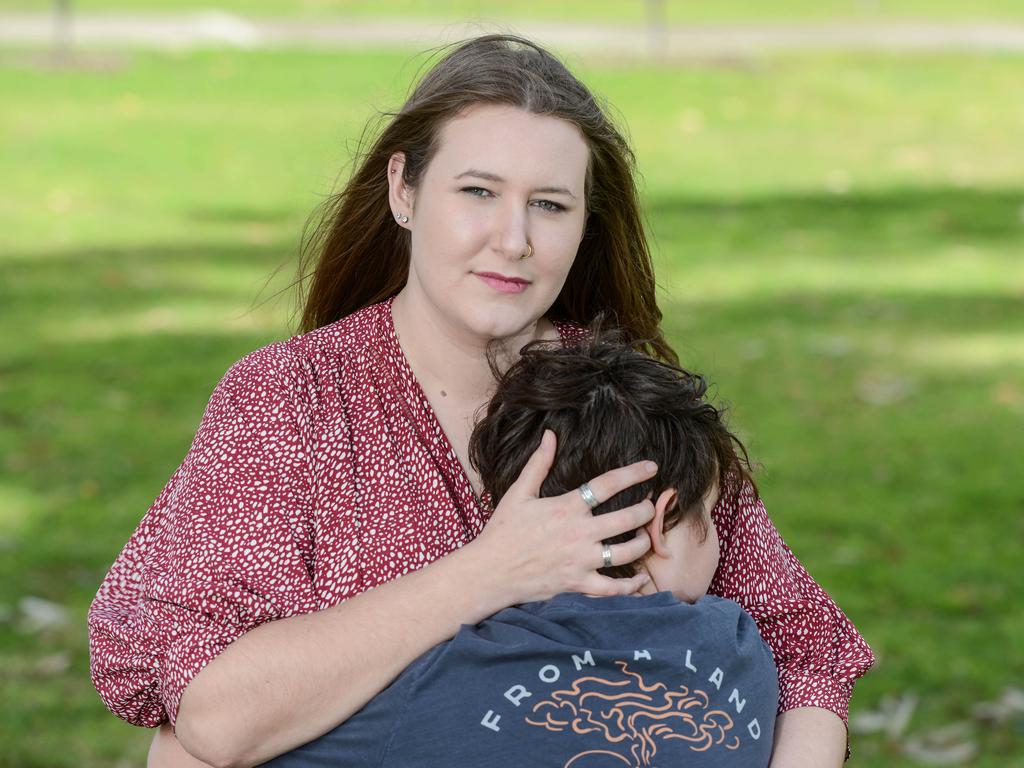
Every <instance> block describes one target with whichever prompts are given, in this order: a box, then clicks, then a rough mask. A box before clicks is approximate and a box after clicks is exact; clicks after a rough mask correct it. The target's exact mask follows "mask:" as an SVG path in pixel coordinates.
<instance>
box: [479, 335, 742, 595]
mask: <svg viewBox="0 0 1024 768" xmlns="http://www.w3.org/2000/svg"><path fill="white" fill-rule="evenodd" d="M620 339H621V336H620V334H619V333H618V332H617V331H615V330H605V329H602V328H601V320H600V319H598V320H597V321H595V322H594V323H593V324H592V325H591V327H590V329H589V336H588V339H587V340H586V341H585V342H583V343H582V344H581V345H580V346H573V347H563V346H562V345H561V344H560V343H558V342H555V343H552V342H533V343H531V344H528V345H527V346H526V347H524V348H523V350H522V354H521V357H520V358H519V360H518V361H517V362H516V363H515V364H513V365H512V366H511V367H510V368H509V369H508V371H506V372H505V373H504V374H498V372H497V370H496V366H494V364H493V362H492V366H493V367H495V373H496V375H497V379H498V383H497V389H496V391H495V394H494V397H493V398H492V399H491V401H490V403H489V404H488V406H487V411H486V414H485V415H484V416H483V417H482V418H481V419H480V420H479V422H478V423H477V425H476V428H475V429H474V431H473V434H472V436H471V437H470V445H469V451H470V460H471V461H472V462H473V465H474V466H475V467H476V468H477V470H478V471H479V472H480V477H481V480H482V482H483V485H484V488H486V489H487V490H488V491H489V492H490V493H491V496H492V499H493V502H494V504H495V505H497V504H498V502H499V501H500V500H501V497H502V496H503V495H504V494H505V492H506V491H507V490H508V488H509V487H510V486H511V485H512V483H513V482H515V480H516V478H517V477H518V476H519V474H520V472H521V471H522V469H523V467H524V466H525V464H526V462H527V460H528V459H529V457H530V455H531V454H532V453H533V452H534V451H535V450H536V448H537V446H538V445H539V444H540V440H541V437H542V436H543V433H544V430H545V429H551V430H553V431H554V433H555V434H556V435H557V437H558V441H557V442H558V446H557V450H556V455H555V459H554V463H553V465H552V468H551V471H550V472H549V474H548V476H547V479H546V480H545V481H544V483H543V485H542V486H541V496H556V495H559V494H562V493H565V492H567V491H570V490H573V489H576V488H578V487H579V486H580V485H581V484H582V483H584V482H587V481H589V480H591V479H593V478H595V477H597V476H598V475H600V474H602V473H603V472H606V471H608V470H610V469H614V468H616V467H620V466H624V465H627V464H631V463H633V462H635V461H640V460H643V459H650V460H652V461H654V462H656V463H657V465H658V474H657V475H656V476H655V477H653V478H652V479H650V480H648V481H645V482H643V483H640V484H637V485H635V486H632V487H630V488H627V489H626V490H624V491H622V492H621V493H619V494H617V495H616V496H613V497H612V498H611V499H608V500H607V501H605V502H604V503H603V504H601V505H600V506H599V507H597V508H596V509H595V510H594V514H597V515H600V514H604V513H606V512H613V511H615V510H617V509H622V508H623V507H627V506H629V505H631V504H635V503H637V502H639V501H640V500H642V499H644V498H650V499H651V500H652V502H654V504H655V510H656V514H655V518H654V519H653V520H652V521H651V523H649V524H648V525H647V526H645V528H647V530H648V533H649V534H651V540H652V549H651V552H649V553H648V555H647V556H645V557H644V558H643V560H640V561H637V562H635V563H629V564H625V565H620V566H613V567H611V568H606V569H601V572H602V573H605V574H607V575H610V576H631V575H633V574H634V573H636V572H637V570H639V569H643V570H646V571H647V572H648V573H649V574H650V575H651V577H652V580H653V582H654V584H655V585H656V587H657V588H658V589H663V590H665V589H667V590H671V591H673V592H675V593H676V594H678V595H679V596H680V597H683V598H684V599H689V600H694V599H696V598H697V597H699V596H700V595H701V594H703V593H704V592H705V591H706V590H707V587H708V584H709V583H710V581H711V578H712V576H713V575H714V571H715V568H716V567H717V564H718V539H717V535H716V534H715V530H714V526H713V525H712V523H711V518H710V510H711V507H713V506H714V503H715V501H716V500H717V497H718V489H719V488H724V487H725V486H726V484H727V483H730V482H732V481H735V479H736V478H737V477H743V478H746V479H749V475H748V469H749V462H748V460H747V454H746V450H745V449H744V447H743V444H742V443H741V442H740V441H739V439H738V438H736V437H735V436H734V435H733V434H732V433H731V432H730V431H729V430H728V429H727V427H726V425H725V423H724V421H723V419H722V413H721V411H720V410H718V409H716V408H715V407H714V406H713V405H711V404H710V403H709V402H707V401H706V400H705V398H704V395H705V392H706V390H707V385H706V383H705V381H704V379H703V377H701V376H700V375H698V374H693V373H689V372H687V371H684V370H682V369H680V368H677V367H674V366H672V365H669V364H667V363H664V362H660V361H658V360H655V359H653V358H651V357H648V356H647V355H645V354H643V353H641V352H639V351H637V350H636V349H635V348H634V347H639V346H640V345H641V344H642V342H639V343H637V344H635V345H632V346H631V345H627V344H624V343H622V342H621V341H620ZM634 534H635V531H630V532H628V533H626V534H623V535H622V536H620V537H617V538H615V539H612V540H610V541H609V542H608V543H617V542H619V541H625V540H628V539H629V538H631V537H632V536H633V535H634Z"/></svg>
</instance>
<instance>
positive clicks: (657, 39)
mask: <svg viewBox="0 0 1024 768" xmlns="http://www.w3.org/2000/svg"><path fill="white" fill-rule="evenodd" d="M645 5H646V6H647V38H648V41H649V43H650V48H651V56H652V57H654V58H662V57H663V56H665V55H666V54H667V53H668V17H667V14H666V11H665V0H645Z"/></svg>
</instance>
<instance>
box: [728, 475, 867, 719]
mask: <svg viewBox="0 0 1024 768" xmlns="http://www.w3.org/2000/svg"><path fill="white" fill-rule="evenodd" d="M713 517H714V520H715V525H716V529H717V531H718V535H719V538H720V540H721V559H720V561H719V566H718V571H717V573H716V574H715V578H714V580H713V581H712V584H711V587H710V590H709V591H710V592H712V593H713V594H716V595H719V596H721V597H725V598H728V599H731V600H735V601H736V602H738V603H739V604H740V605H742V606H743V607H744V609H746V611H747V612H748V613H749V614H750V615H751V616H752V617H753V619H754V621H755V622H756V623H757V626H758V629H759V631H760V633H761V636H762V637H763V638H764V640H765V642H767V643H768V646H769V647H770V648H771V651H772V655H773V657H774V658H775V663H776V665H777V667H778V670H779V712H784V711H786V710H789V709H795V708H797V707H821V708H823V709H828V710H830V711H832V712H835V713H836V714H837V715H838V716H839V717H840V718H841V719H842V720H843V722H844V723H846V722H847V720H848V717H849V706H850V697H851V696H852V694H853V683H854V680H856V679H857V678H858V677H860V676H861V675H863V674H864V673H865V672H867V670H868V669H869V668H870V667H871V665H872V664H873V663H874V656H873V655H872V653H871V649H870V647H869V646H868V644H867V642H866V641H865V640H864V638H863V637H861V635H860V633H859V632H858V631H857V629H856V627H854V625H853V623H852V622H851V621H850V620H849V619H848V618H847V617H846V615H845V614H844V613H843V612H842V611H841V610H840V609H839V607H838V606H837V605H836V604H835V602H834V601H833V600H832V598H831V597H829V596H828V594H827V593H826V592H825V590H824V589H822V588H821V587H820V586H819V585H818V584H817V582H815V581H814V579H813V578H811V576H810V574H808V572H807V570H806V569H805V568H804V567H803V565H801V564H800V561H799V560H797V558H796V556H795V555H794V554H793V552H792V551H791V550H790V549H789V547H788V546H786V544H785V542H784V541H783V540H782V537H781V536H780V535H779V532H778V531H777V530H776V529H775V526H774V525H773V524H772V522H771V520H770V519H769V517H768V513H767V511H766V510H765V508H764V504H763V503H762V502H761V500H760V499H759V498H758V497H757V494H756V493H755V492H754V490H753V488H752V487H751V486H750V485H749V483H747V484H744V485H743V486H742V487H739V486H738V485H737V486H734V487H733V488H732V489H731V490H730V491H729V492H727V493H723V494H722V498H721V500H720V501H719V503H718V505H717V507H716V508H715V510H714V513H713Z"/></svg>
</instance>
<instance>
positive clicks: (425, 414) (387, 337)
mask: <svg viewBox="0 0 1024 768" xmlns="http://www.w3.org/2000/svg"><path fill="white" fill-rule="evenodd" d="M397 295H398V294H395V295H393V296H391V297H390V298H388V299H386V300H385V301H384V302H383V303H382V304H383V306H382V310H383V311H382V313H381V324H380V325H381V331H382V333H381V336H382V339H383V341H384V343H385V347H386V351H387V353H388V356H389V357H390V358H391V360H392V362H393V364H394V366H395V368H396V369H397V371H398V374H399V376H400V377H401V378H402V379H403V380H404V381H405V383H406V386H400V387H399V389H401V390H402V392H401V393H400V395H401V396H403V397H404V399H405V401H406V403H408V405H409V406H410V408H411V409H412V411H413V414H414V419H413V421H414V422H415V423H416V425H417V426H419V425H425V426H426V428H427V430H428V431H427V433H426V434H423V435H422V436H423V437H429V438H432V440H433V445H434V446H435V447H436V448H438V449H439V451H438V456H443V457H444V459H445V461H446V462H447V467H446V469H447V474H449V475H450V476H451V477H452V479H453V480H455V481H456V483H457V485H458V486H459V487H458V489H457V490H458V493H459V496H460V497H461V498H460V499H459V501H461V502H462V504H463V505H468V504H471V505H472V509H473V510H474V511H475V512H476V515H477V518H478V519H477V520H474V521H470V520H467V519H465V517H464V516H463V523H464V525H466V526H467V527H468V528H469V529H470V530H469V531H467V532H468V533H470V534H471V535H472V536H474V537H475V536H476V535H477V534H479V533H480V530H482V529H483V525H484V523H486V522H487V520H488V519H489V518H490V516H491V513H492V512H493V511H494V509H493V506H492V500H491V494H490V493H489V492H488V491H486V490H485V491H483V492H482V494H481V495H479V496H478V495H477V493H476V490H475V489H474V488H473V483H472V481H471V480H470V479H469V473H468V472H467V471H466V468H465V467H464V466H463V465H462V462H461V461H460V460H459V456H458V453H457V452H456V451H455V446H454V445H452V442H451V440H450V439H449V438H448V435H447V434H446V433H445V431H444V427H443V426H441V420H440V419H439V418H438V416H437V412H436V411H435V410H434V406H433V405H432V404H431V403H430V399H429V398H428V397H427V393H426V392H425V391H424V389H423V386H422V385H421V384H420V381H419V379H418V378H416V374H415V373H414V372H413V370H412V366H411V365H410V364H409V359H408V358H407V357H406V355H405V351H404V350H403V349H402V345H401V342H400V340H399V338H398V330H397V329H396V328H395V319H394V315H393V314H392V305H393V304H394V301H395V298H396V296H397ZM551 324H552V325H553V326H554V327H555V330H556V331H558V337H559V340H560V341H561V343H562V344H565V343H566V342H567V341H571V340H572V338H573V334H572V329H571V324H568V323H565V322H564V321H561V320H554V319H552V320H551ZM417 416H418V417H419V418H415V417H417ZM431 433H432V434H431Z"/></svg>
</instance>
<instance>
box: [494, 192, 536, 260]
mask: <svg viewBox="0 0 1024 768" xmlns="http://www.w3.org/2000/svg"><path fill="white" fill-rule="evenodd" d="M501 208H502V210H501V211H500V213H499V217H498V221H497V222H495V228H496V232H495V235H496V240H497V250H498V251H500V252H501V253H502V254H503V255H504V256H505V257H506V258H508V259H518V258H519V257H520V256H522V255H523V254H524V253H526V250H527V247H528V242H529V231H528V229H529V218H528V216H527V210H526V205H525V204H521V203H519V202H514V203H513V202H510V203H509V204H508V205H504V206H501Z"/></svg>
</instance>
